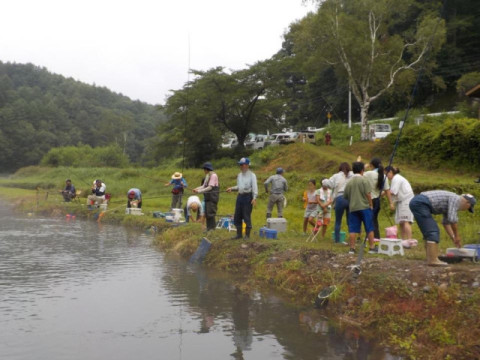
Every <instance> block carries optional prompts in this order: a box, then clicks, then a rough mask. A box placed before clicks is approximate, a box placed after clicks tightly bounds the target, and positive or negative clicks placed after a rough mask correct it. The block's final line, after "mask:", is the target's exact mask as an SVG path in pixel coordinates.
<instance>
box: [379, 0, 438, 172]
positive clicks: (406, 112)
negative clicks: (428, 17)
mask: <svg viewBox="0 0 480 360" xmlns="http://www.w3.org/2000/svg"><path fill="white" fill-rule="evenodd" d="M446 7H447V0H444V1H443V6H442V10H441V12H440V17H439V18H438V21H437V23H436V24H435V28H434V29H433V33H432V35H431V36H430V39H429V40H428V43H427V46H426V49H425V55H424V57H423V61H422V66H421V67H420V70H419V72H418V75H417V79H416V81H415V85H414V86H413V89H412V93H411V94H410V98H409V99H408V104H407V108H406V111H405V115H404V116H403V119H402V120H401V121H400V124H399V129H400V130H399V132H398V135H397V138H396V140H395V146H394V147H393V151H392V155H391V156H390V161H389V163H388V166H392V163H393V159H394V157H395V154H396V152H397V149H398V145H399V143H400V138H401V136H402V132H403V128H404V127H405V124H406V122H407V119H408V114H409V113H410V109H411V108H412V106H413V100H414V98H415V96H416V95H417V91H418V87H419V84H420V80H421V79H422V77H423V74H424V73H425V64H426V62H427V58H428V56H427V55H428V54H429V53H430V50H431V47H432V43H433V39H434V38H435V35H436V33H437V30H438V26H439V25H440V21H441V20H442V19H443V18H444V17H445V9H446Z"/></svg>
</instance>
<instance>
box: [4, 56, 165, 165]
mask: <svg viewBox="0 0 480 360" xmlns="http://www.w3.org/2000/svg"><path fill="white" fill-rule="evenodd" d="M164 120H165V117H164V115H163V113H162V111H161V110H159V109H157V108H156V107H154V106H152V105H149V104H146V103H142V102H140V101H132V100H131V99H129V98H128V97H126V96H123V95H121V94H116V93H114V92H112V91H110V90H108V89H107V88H104V87H97V86H92V85H87V84H84V83H81V82H79V81H75V80H73V79H71V78H65V77H63V76H60V75H56V74H52V73H50V72H49V71H48V70H47V69H45V68H41V67H37V66H34V65H32V64H26V65H23V64H12V63H2V62H0V169H1V171H2V172H5V171H12V170H15V169H17V168H19V167H22V166H26V165H31V164H37V163H38V162H39V161H40V159H41V158H42V156H43V155H44V154H45V153H47V152H48V150H49V149H51V148H53V147H58V146H68V145H77V144H88V145H91V146H93V147H96V146H104V145H110V144H117V145H118V146H119V147H120V149H122V150H123V151H124V152H125V153H126V154H127V155H128V156H129V158H130V160H131V161H132V162H139V163H141V162H142V161H146V159H147V158H148V155H146V153H147V152H148V150H147V149H146V148H148V144H149V143H150V140H152V139H153V138H154V137H155V136H156V127H157V126H158V125H159V124H160V123H161V122H162V121H164Z"/></svg>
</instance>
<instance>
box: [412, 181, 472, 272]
mask: <svg viewBox="0 0 480 360" xmlns="http://www.w3.org/2000/svg"><path fill="white" fill-rule="evenodd" d="M476 203H477V200H476V199H475V197H474V196H473V195H470V194H462V195H457V194H455V193H453V192H450V191H444V190H431V191H424V192H422V193H420V194H419V195H416V196H414V197H413V199H412V200H411V201H410V204H409V206H410V210H411V211H412V213H413V216H414V217H415V220H416V221H417V224H418V227H419V228H420V231H421V232H422V234H423V239H424V240H425V242H426V244H425V249H426V255H427V265H428V266H447V265H448V264H447V263H445V262H443V261H440V260H439V259H438V243H439V242H440V229H439V228H438V225H437V222H436V221H435V219H434V218H433V215H440V214H441V215H443V221H442V224H443V227H444V229H445V231H446V232H447V234H448V236H449V237H450V238H451V239H452V241H453V243H454V244H455V246H456V247H457V248H460V247H461V246H462V242H461V237H460V233H459V231H458V225H457V224H458V212H459V211H466V210H468V211H469V212H471V213H472V214H473V208H474V206H475V204H476Z"/></svg>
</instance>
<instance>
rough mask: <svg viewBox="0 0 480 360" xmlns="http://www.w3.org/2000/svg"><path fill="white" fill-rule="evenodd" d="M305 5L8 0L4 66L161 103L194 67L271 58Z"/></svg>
mask: <svg viewBox="0 0 480 360" xmlns="http://www.w3.org/2000/svg"><path fill="white" fill-rule="evenodd" d="M312 9H313V5H311V4H310V5H307V6H305V5H303V4H302V1H301V0H237V1H231V0H183V1H179V0H177V1H175V0H136V1H132V0H130V1H125V0H95V1H93V0H82V1H71V0H43V1H39V0H12V1H2V20H1V21H0V34H1V35H0V60H1V61H3V62H7V61H10V62H18V63H27V62H30V63H33V64H35V65H39V66H45V67H47V68H48V70H50V71H51V72H54V73H59V74H62V75H64V76H67V77H73V78H75V79H77V80H80V81H83V82H87V83H90V84H93V83H95V84H96V85H98V86H106V87H108V88H110V89H111V90H113V91H115V92H120V93H122V94H124V95H127V96H129V97H131V98H132V99H139V100H142V101H146V102H149V103H152V104H156V103H163V102H164V100H165V97H166V96H167V95H168V91H169V90H170V89H178V88H180V87H181V86H182V85H183V84H184V82H185V81H186V80H187V69H188V58H189V56H188V53H189V38H190V64H191V68H192V69H199V70H205V69H208V68H211V67H214V66H224V67H226V68H228V69H240V68H244V67H245V66H246V64H252V63H254V62H255V61H258V60H263V59H266V58H269V57H270V56H271V55H273V54H274V53H275V52H277V51H278V50H279V49H280V47H281V43H282V34H283V33H284V32H285V30H286V29H287V28H288V25H289V24H290V23H292V22H293V21H295V20H298V19H300V18H302V17H303V16H304V15H305V14H307V12H308V11H310V10H312Z"/></svg>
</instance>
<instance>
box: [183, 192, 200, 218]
mask: <svg viewBox="0 0 480 360" xmlns="http://www.w3.org/2000/svg"><path fill="white" fill-rule="evenodd" d="M183 211H184V213H185V220H186V221H187V222H193V223H202V222H203V219H204V218H205V206H204V204H203V203H202V202H201V201H200V198H199V197H198V196H196V195H192V196H189V197H188V199H187V205H186V206H185V208H184V209H183ZM194 215H195V216H194Z"/></svg>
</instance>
